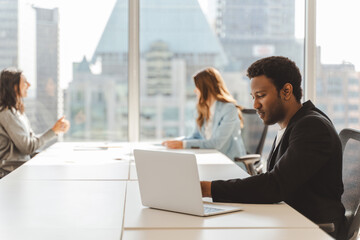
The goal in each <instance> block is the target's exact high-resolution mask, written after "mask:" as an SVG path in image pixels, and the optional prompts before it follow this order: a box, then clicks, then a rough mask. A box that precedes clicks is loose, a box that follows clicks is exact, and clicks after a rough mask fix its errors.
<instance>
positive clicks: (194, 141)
mask: <svg viewBox="0 0 360 240" xmlns="http://www.w3.org/2000/svg"><path fill="white" fill-rule="evenodd" d="M215 104H216V105H215V111H214V118H213V126H212V134H211V138H210V139H205V135H204V126H205V124H203V125H202V127H201V129H199V127H198V126H197V124H196V129H195V131H194V133H193V134H192V135H191V136H190V137H187V138H185V139H183V140H184V141H185V144H184V145H185V147H186V148H213V149H217V150H219V151H220V152H222V153H223V154H225V155H226V156H228V157H229V158H230V159H231V160H233V161H234V158H235V157H240V156H243V155H245V154H246V150H245V146H244V143H243V140H242V137H241V128H240V119H239V116H238V110H237V108H236V106H235V105H234V104H233V103H223V102H219V101H216V102H215Z"/></svg>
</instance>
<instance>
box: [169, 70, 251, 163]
mask: <svg viewBox="0 0 360 240" xmlns="http://www.w3.org/2000/svg"><path fill="white" fill-rule="evenodd" d="M193 78H194V82H195V90H194V92H195V93H196V95H197V97H198V103H197V112H198V117H197V119H196V129H195V131H194V133H193V134H192V135H191V136H190V137H188V138H185V139H183V140H181V141H178V140H168V141H165V142H163V145H164V146H166V147H168V148H172V149H181V148H208V149H210V148H212V149H217V150H219V151H220V152H222V153H224V154H225V155H227V156H228V157H229V158H230V159H231V160H234V158H235V157H239V156H242V155H245V154H246V150H245V147H244V143H243V141H242V138H241V128H242V126H243V118H242V115H241V109H242V108H241V107H240V106H239V105H237V104H236V101H235V99H234V98H233V97H232V96H231V94H230V93H229V91H228V90H227V88H226V86H225V83H224V80H223V79H222V77H221V75H220V73H219V72H218V71H217V70H216V69H214V68H206V69H204V70H202V71H201V72H199V73H197V74H196V75H195V76H194V77H193Z"/></svg>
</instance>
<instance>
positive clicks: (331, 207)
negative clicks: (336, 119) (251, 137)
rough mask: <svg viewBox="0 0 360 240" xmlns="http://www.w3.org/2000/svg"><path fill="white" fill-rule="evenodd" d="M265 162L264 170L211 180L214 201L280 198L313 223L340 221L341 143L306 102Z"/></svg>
mask: <svg viewBox="0 0 360 240" xmlns="http://www.w3.org/2000/svg"><path fill="white" fill-rule="evenodd" d="M273 148H274V145H273ZM267 161H268V166H267V170H268V171H267V172H266V173H264V174H260V175H255V176H251V177H249V178H246V179H233V180H228V181H213V182H212V185H211V192H212V197H213V200H214V201H216V202H239V203H277V202H280V201H284V202H286V203H287V204H289V205H290V206H292V207H293V208H294V209H296V210H297V211H299V212H300V213H302V214H303V215H304V216H306V217H307V218H309V219H310V220H312V221H313V222H315V223H325V222H327V223H329V222H339V221H342V219H343V218H344V213H345V209H344V206H343V205H342V203H341V195H342V193H343V191H344V188H343V182H342V149H341V142H340V139H339V137H338V134H337V132H336V130H335V129H334V126H333V125H332V123H331V121H330V119H329V118H328V117H327V116H326V115H325V114H324V113H323V112H321V111H320V110H319V109H317V108H316V107H315V106H314V105H313V104H312V103H311V102H310V101H308V102H306V103H304V104H303V107H302V108H301V109H300V110H299V111H298V112H297V113H296V114H295V115H294V116H293V117H292V119H291V120H290V122H289V124H288V126H287V128H286V130H285V132H284V135H283V138H282V140H281V141H280V143H279V145H278V147H277V148H276V149H275V150H274V149H272V151H271V154H270V156H269V158H268V160H267Z"/></svg>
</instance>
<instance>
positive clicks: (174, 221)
mask: <svg viewBox="0 0 360 240" xmlns="http://www.w3.org/2000/svg"><path fill="white" fill-rule="evenodd" d="M239 205H240V206H242V207H243V208H244V210H243V211H240V212H235V213H227V214H222V215H217V216H211V217H197V216H191V215H186V214H180V213H174V212H168V211H162V210H157V209H150V208H147V207H144V206H142V204H141V199H140V192H139V188H138V182H137V181H132V182H128V185H127V194H126V206H125V212H126V214H125V218H124V228H125V229H149V228H151V229H164V228H173V229H176V228H189V229H209V228H318V226H317V225H316V224H314V223H313V222H311V221H310V220H308V219H307V218H305V217H304V216H303V215H301V214H300V213H298V212H297V211H295V210H294V209H293V208H291V207H290V206H288V205H287V204H261V205H260V204H239Z"/></svg>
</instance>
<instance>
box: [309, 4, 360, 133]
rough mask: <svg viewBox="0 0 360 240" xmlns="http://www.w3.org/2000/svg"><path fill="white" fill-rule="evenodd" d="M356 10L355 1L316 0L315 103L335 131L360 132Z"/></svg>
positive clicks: (358, 40) (359, 80) (358, 6)
mask: <svg viewBox="0 0 360 240" xmlns="http://www.w3.org/2000/svg"><path fill="white" fill-rule="evenodd" d="M339 4H341V7H339ZM359 8H360V2H359V1H357V0H344V1H341V3H340V2H339V1H335V0H317V7H316V9H317V13H316V18H317V26H316V29H317V33H316V38H317V46H318V51H317V53H318V56H317V77H316V81H317V85H316V103H317V105H318V106H319V107H320V108H321V109H322V110H323V111H324V112H325V113H327V114H328V115H329V117H330V118H331V119H332V121H333V123H334V125H335V127H336V129H337V130H338V131H340V130H341V129H343V128H345V127H352V128H360V112H359V104H360V74H359V71H360V55H359V53H358V51H357V50H358V49H359V42H360V34H359V33H358V31H356V30H355V29H357V27H358V23H359V22H360V16H359V14H358V9H359Z"/></svg>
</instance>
